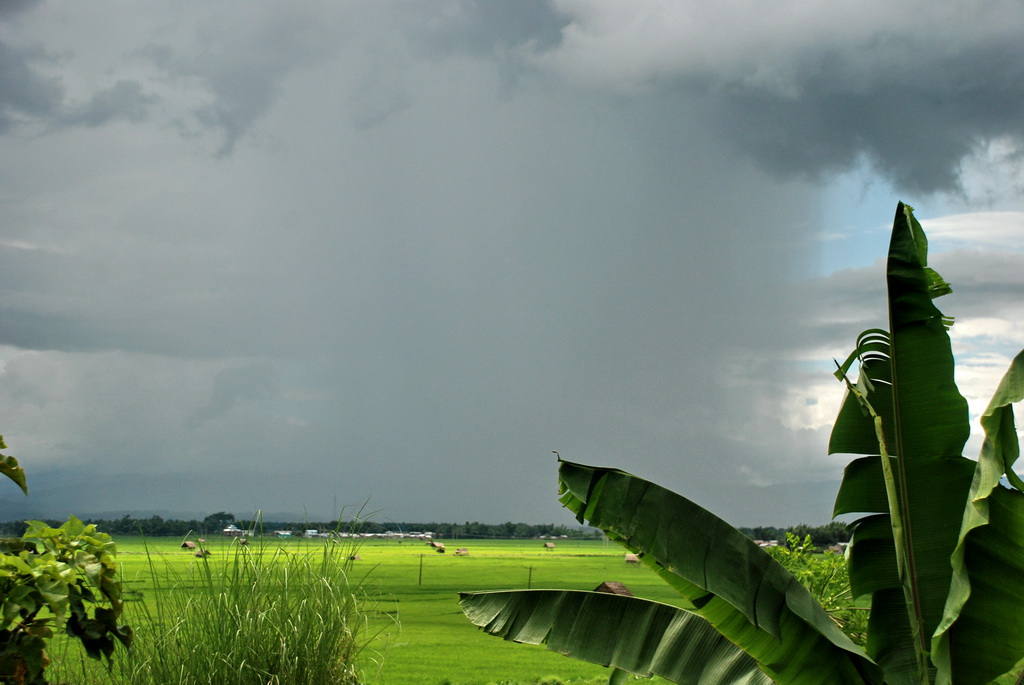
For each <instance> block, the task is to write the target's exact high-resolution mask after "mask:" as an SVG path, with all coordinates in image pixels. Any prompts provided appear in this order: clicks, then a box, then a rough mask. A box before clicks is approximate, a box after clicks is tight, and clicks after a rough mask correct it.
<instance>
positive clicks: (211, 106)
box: [136, 5, 351, 157]
mask: <svg viewBox="0 0 1024 685" xmlns="http://www.w3.org/2000/svg"><path fill="white" fill-rule="evenodd" d="M208 10H209V11H207V12H204V13H203V15H202V16H201V18H200V19H198V20H197V21H196V26H195V30H194V32H192V33H191V35H190V36H189V37H188V38H187V39H186V40H185V41H184V42H181V43H178V44H174V45H171V44H168V43H166V42H151V43H149V44H148V45H146V46H145V47H143V48H141V49H139V50H138V52H137V53H136V54H138V55H139V56H141V57H144V58H148V59H149V60H151V61H152V63H153V64H154V65H155V66H156V67H157V68H159V69H160V70H161V71H162V72H163V74H164V76H165V77H167V78H170V79H172V80H175V81H184V82H187V81H188V80H191V79H198V80H199V81H200V82H201V83H202V84H203V86H204V89H205V91H206V97H205V98H204V99H205V102H203V104H201V105H200V106H199V107H197V108H196V109H195V111H194V115H195V117H196V119H197V121H198V122H199V124H200V125H201V126H203V127H206V128H210V129H213V130H216V131H219V132H220V133H221V134H222V135H223V142H222V144H221V146H220V148H219V150H218V151H217V155H218V156H220V157H224V156H227V155H230V154H231V152H232V151H233V150H234V148H235V145H236V144H237V142H238V140H239V139H240V138H241V137H242V136H243V135H245V134H246V133H247V132H248V131H249V130H250V129H251V128H252V126H253V124H254V123H255V122H257V121H259V120H260V119H261V118H262V117H263V116H265V115H266V113H267V111H268V110H269V109H270V108H271V107H272V106H273V104H274V103H275V102H276V101H277V100H278V98H279V97H280V95H281V87H282V83H283V81H284V80H285V79H286V77H287V76H288V75H289V74H291V73H292V72H293V71H294V70H296V69H299V68H300V67H303V66H308V65H310V64H314V63H316V62H318V61H319V60H321V59H322V58H323V57H324V56H325V55H329V54H332V53H334V52H335V51H336V50H337V47H338V45H340V44H342V43H344V42H345V41H346V40H347V36H348V33H349V32H350V31H351V28H350V26H347V25H346V23H344V22H342V21H341V20H342V19H344V17H345V11H344V7H343V6H340V7H339V8H336V9H334V10H333V11H330V12H326V13H323V15H318V14H317V13H316V12H314V11H310V10H308V9H307V8H303V7H300V6H277V7H272V8H267V10H266V11H264V12H257V13H249V12H248V11H247V10H248V8H247V7H244V6H240V5H231V6H224V7H215V8H208ZM239 11H242V12H243V13H245V14H246V17H245V18H244V19H243V20H241V21H240V20H239V14H238V12H239Z"/></svg>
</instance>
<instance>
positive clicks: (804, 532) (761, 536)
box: [739, 521, 850, 548]
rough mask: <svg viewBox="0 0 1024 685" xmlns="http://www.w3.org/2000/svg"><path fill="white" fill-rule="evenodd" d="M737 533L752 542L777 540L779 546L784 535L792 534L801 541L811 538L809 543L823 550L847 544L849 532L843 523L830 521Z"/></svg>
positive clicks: (758, 527)
mask: <svg viewBox="0 0 1024 685" xmlns="http://www.w3.org/2000/svg"><path fill="white" fill-rule="evenodd" d="M739 531H740V532H741V533H743V534H744V535H746V536H747V537H749V538H753V539H754V540H778V541H779V543H780V544H782V543H784V542H785V541H786V533H792V534H793V535H796V536H797V537H798V538H800V539H801V540H803V539H804V538H806V537H807V536H808V535H810V536H811V543H812V544H813V545H814V546H815V547H818V548H825V547H828V546H829V545H834V544H836V543H837V542H849V541H850V530H849V528H848V526H847V524H845V523H840V522H838V521H832V522H831V523H826V524H825V525H824V526H809V525H807V524H806V523H801V524H799V525H796V526H790V527H788V528H778V527H775V526H757V527H755V528H740V529H739Z"/></svg>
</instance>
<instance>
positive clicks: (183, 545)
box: [181, 540, 196, 549]
mask: <svg viewBox="0 0 1024 685" xmlns="http://www.w3.org/2000/svg"><path fill="white" fill-rule="evenodd" d="M181 548H182V549H195V548H196V543H194V542H192V541H191V540H185V542H183V543H181Z"/></svg>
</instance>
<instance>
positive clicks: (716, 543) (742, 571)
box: [559, 461, 881, 683]
mask: <svg viewBox="0 0 1024 685" xmlns="http://www.w3.org/2000/svg"><path fill="white" fill-rule="evenodd" d="M559 480H560V482H561V488H560V489H561V501H562V503H563V504H564V505H565V506H566V507H568V508H569V509H570V510H571V511H573V512H574V513H576V515H577V518H578V519H579V520H580V521H581V522H582V521H586V522H588V523H589V524H590V525H592V526H596V527H598V528H601V529H602V530H603V531H605V533H606V534H607V535H608V536H609V537H610V538H611V539H613V540H615V541H617V542H619V543H620V544H621V545H623V546H624V547H625V548H626V549H628V550H630V551H632V552H634V553H636V554H638V555H639V556H640V559H641V561H642V562H643V563H645V564H646V565H648V566H649V567H650V568H652V569H653V570H654V571H655V572H657V573H658V575H660V576H661V577H662V578H663V579H664V580H665V581H666V582H668V583H669V585H671V586H672V587H673V588H675V589H676V590H677V591H678V592H679V594H680V595H681V597H682V598H683V600H684V603H685V605H684V608H686V609H687V610H689V611H692V612H694V613H697V614H699V615H700V616H702V617H703V618H705V619H706V620H707V621H708V622H709V623H710V624H711V625H712V626H714V628H715V629H717V630H718V631H720V632H721V633H722V634H723V635H724V636H725V637H726V638H728V639H729V640H730V641H732V642H734V643H735V644H736V645H738V646H739V647H741V648H742V649H743V650H744V651H746V652H747V653H748V654H749V655H750V656H752V657H753V658H754V659H755V660H757V661H758V663H760V664H761V668H762V669H763V670H764V671H765V672H766V673H767V674H768V675H769V676H771V677H772V678H773V679H774V680H776V681H778V682H785V683H865V682H868V683H877V682H881V672H880V670H879V669H878V667H877V666H876V665H875V664H874V663H873V662H872V661H871V660H870V659H869V658H868V657H867V656H866V655H865V654H864V652H863V651H862V650H861V649H860V648H859V647H857V646H856V645H855V644H853V642H851V641H850V639H849V638H848V637H847V636H846V635H844V634H843V632H842V631H841V630H839V628H838V627H837V626H836V624H835V623H834V622H833V621H832V619H831V618H829V616H828V615H827V614H826V613H825V611H824V610H823V609H822V608H821V606H820V605H819V604H818V602H817V601H816V600H815V599H814V598H813V597H812V596H811V595H810V593H809V592H808V591H807V590H806V589H805V588H804V587H803V585H801V584H800V583H799V581H797V580H796V578H794V577H793V576H792V575H791V574H790V573H789V571H787V570H786V569H785V568H783V567H782V566H781V565H780V564H779V563H778V562H776V561H775V560H774V559H773V558H772V557H771V556H770V555H768V554H767V553H766V552H764V550H762V549H760V548H759V547H758V546H757V545H756V544H754V542H753V541H752V540H750V539H749V538H747V537H746V536H745V535H743V534H742V533H740V532H739V531H737V530H736V529H735V528H733V527H732V526H730V525H728V524H727V523H725V522H724V521H722V520H721V519H719V518H718V517H717V516H715V515H714V514H712V513H710V512H708V511H707V510H705V509H703V508H701V507H700V506H698V505H696V504H694V503H693V502H691V501H690V500H688V499H686V498H684V497H682V496H680V495H677V494H675V493H674V492H671V491H670V490H666V489H665V488H662V487H660V486H658V485H655V484H654V483H649V482H647V481H645V480H642V479H640V478H637V477H636V476H633V475H630V474H628V473H625V472H623V471H619V470H617V469H609V468H598V467H591V466H584V465H582V464H574V463H572V462H567V461H561V462H560V464H559Z"/></svg>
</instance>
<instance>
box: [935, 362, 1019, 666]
mask: <svg viewBox="0 0 1024 685" xmlns="http://www.w3.org/2000/svg"><path fill="white" fill-rule="evenodd" d="M1022 399H1024V352H1021V353H1020V354H1018V355H1017V357H1016V358H1015V359H1014V360H1013V363H1012V364H1011V366H1010V369H1009V370H1008V371H1007V372H1006V375H1005V376H1004V377H1003V380H1002V382H1001V383H1000V385H999V388H998V389H997V390H996V393H995V395H994V396H993V398H992V401H991V402H990V403H989V406H988V409H986V411H985V413H984V414H983V415H982V418H981V425H982V427H983V428H984V429H985V441H984V443H983V445H982V449H981V455H980V456H979V458H978V468H977V471H976V472H975V476H974V480H973V482H972V484H971V491H970V497H969V499H968V502H967V507H966V511H965V513H964V518H963V526H962V528H961V532H960V537H959V541H958V544H957V547H956V550H955V552H954V554H953V558H952V563H953V568H954V571H955V572H954V575H953V579H952V586H951V589H950V592H949V598H948V601H947V603H946V606H945V612H944V614H943V617H942V623H941V625H940V626H939V629H938V631H937V632H936V634H935V637H934V639H933V645H932V646H933V652H934V655H935V656H934V661H935V663H936V665H937V666H938V677H937V682H938V683H940V685H945V684H946V683H966V684H968V685H969V684H971V683H987V682H989V681H991V680H993V679H994V678H996V677H998V676H1000V675H1001V674H1003V673H1005V672H1007V671H1008V670H1010V669H1013V668H1014V667H1015V665H1018V662H1019V661H1020V660H1021V658H1022V657H1024V493H1022V490H1024V483H1022V482H1021V479H1020V478H1019V477H1018V476H1017V474H1016V473H1015V472H1014V470H1013V464H1014V462H1015V461H1016V459H1017V457H1018V456H1019V454H1020V446H1019V443H1018V440H1017V430H1016V426H1015V423H1014V418H1013V407H1012V406H1011V405H1012V404H1014V403H1016V402H1020V401H1021V400H1022ZM1004 476H1005V478H1006V486H1004V485H1002V484H1001V482H1000V481H1001V480H1002V478H1003V477H1004Z"/></svg>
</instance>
